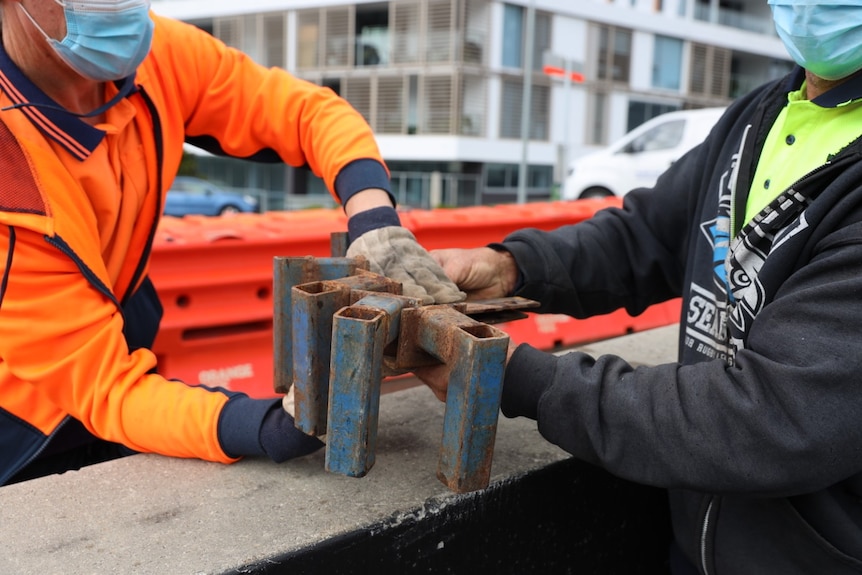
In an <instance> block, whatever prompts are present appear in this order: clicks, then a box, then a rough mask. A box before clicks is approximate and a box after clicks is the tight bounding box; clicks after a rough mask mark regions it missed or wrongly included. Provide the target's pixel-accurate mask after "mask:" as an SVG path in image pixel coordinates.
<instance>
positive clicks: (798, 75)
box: [787, 66, 862, 108]
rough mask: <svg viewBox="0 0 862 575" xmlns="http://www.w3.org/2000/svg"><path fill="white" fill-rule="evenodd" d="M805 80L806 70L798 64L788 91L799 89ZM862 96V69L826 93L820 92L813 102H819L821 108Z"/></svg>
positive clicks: (831, 106) (790, 79)
mask: <svg viewBox="0 0 862 575" xmlns="http://www.w3.org/2000/svg"><path fill="white" fill-rule="evenodd" d="M804 80H805V70H804V69H802V68H800V67H799V66H797V67H796V68H795V69H794V70H793V73H792V74H791V75H790V78H789V86H788V90H787V91H788V92H792V91H794V90H798V89H799V87H800V86H802V82H803V81H804ZM859 98H862V70H860V71H859V72H856V73H855V74H854V75H853V76H851V77H850V79H848V80H847V81H846V82H844V83H843V84H840V85H838V86H835V87H834V88H832V89H831V90H829V91H828V92H826V93H823V94H820V95H819V96H817V97H816V98H814V99H813V100H811V102H812V103H814V104H817V105H818V106H820V107H821V108H834V107H836V106H838V105H839V104H843V103H844V102H849V101H850V100H858V99H859Z"/></svg>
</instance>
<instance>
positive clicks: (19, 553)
mask: <svg viewBox="0 0 862 575" xmlns="http://www.w3.org/2000/svg"><path fill="white" fill-rule="evenodd" d="M677 333H678V332H677V330H676V328H675V327H670V328H661V329H659V330H651V331H649V332H643V333H640V334H635V335H631V336H626V337H624V338H619V339H617V340H608V341H606V342H598V343H595V344H590V345H589V346H584V348H582V349H584V350H585V351H589V352H590V353H594V354H602V353H616V354H619V355H622V356H623V357H626V358H629V359H630V360H631V361H632V362H633V363H635V364H653V363H660V362H666V361H673V360H674V354H675V348H676V337H677ZM442 416H443V404H441V403H439V402H438V401H437V400H436V399H434V397H433V395H432V394H431V393H430V391H428V390H427V389H425V388H424V387H415V388H411V389H406V390H402V391H397V392H393V393H388V394H384V395H383V397H382V398H381V407H380V422H379V436H378V448H377V461H376V464H375V467H374V468H373V469H372V470H371V472H370V473H369V474H368V475H367V476H366V477H364V478H361V479H353V478H346V477H342V476H338V475H333V474H330V473H327V472H326V471H325V470H324V453H323V451H320V452H318V453H315V454H312V455H309V456H307V457H304V458H300V459H296V460H293V461H290V462H287V463H285V464H282V465H275V464H273V463H271V462H269V461H264V460H252V459H248V460H244V461H241V462H239V463H237V464H234V465H229V466H225V465H220V464H213V463H207V462H201V461H194V460H178V459H171V458H165V457H160V456H156V455H136V456H133V457H129V458H125V459H122V460H117V461H112V462H108V463H103V464H100V465H94V466H91V467H88V468H84V469H82V470H80V471H77V472H69V473H65V474H62V475H56V476H50V477H45V478H41V479H37V480H33V481H28V482H24V483H19V484H15V485H10V486H6V487H2V488H0V540H2V541H3V543H4V550H3V553H2V554H0V572H2V573H40V574H49V573H159V574H163V573H189V574H201V573H227V572H242V573H278V572H290V573H364V572H365V569H366V568H368V567H374V568H376V569H377V572H399V573H407V572H415V573H445V572H450V573H456V572H465V573H467V572H469V573H477V572H481V571H482V569H481V567H480V565H481V564H485V565H487V564H488V563H487V562H488V561H491V557H496V559H495V560H496V561H499V560H500V559H503V560H506V559H505V558H506V557H507V555H506V550H507V549H508V553H509V554H510V555H511V554H512V553H513V550H518V551H517V553H515V554H514V555H511V556H512V557H515V558H517V557H524V556H526V555H525V553H526V552H527V551H525V550H526V549H528V548H529V543H530V541H528V540H522V543H524V544H525V545H524V546H523V547H522V548H520V549H519V548H518V546H517V545H518V542H517V541H511V540H507V539H505V535H504V534H505V533H506V532H507V531H511V532H513V533H525V534H526V533H530V532H533V533H536V534H537V535H538V536H540V538H543V539H544V540H545V541H546V542H547V545H550V546H551V547H550V549H558V550H560V549H575V550H576V554H575V555H574V556H573V555H572V553H571V552H568V551H567V552H565V553H563V552H562V551H560V554H558V555H556V559H554V557H553V556H549V560H556V561H558V563H559V562H565V563H567V564H568V566H567V567H565V566H564V565H562V564H558V565H557V567H558V569H557V572H561V573H566V572H571V571H572V570H575V569H573V568H572V567H573V565H572V563H573V562H574V563H578V562H584V561H587V558H589V561H592V562H593V568H588V569H586V570H584V571H583V572H589V573H593V572H602V573H607V572H612V571H615V570H616V569H611V570H608V569H606V568H601V566H602V565H604V566H605V567H607V566H609V565H619V561H623V560H627V561H634V562H635V563H631V564H632V565H636V564H638V562H639V563H640V564H642V565H644V566H645V569H647V570H643V571H638V570H634V571H632V570H627V571H626V572H644V573H649V572H655V571H654V570H652V571H650V570H648V569H653V568H654V565H651V564H650V563H649V562H644V556H643V555H642V556H639V557H632V556H629V558H628V559H625V558H624V556H625V554H626V552H627V550H628V549H633V547H628V545H636V544H637V543H638V535H637V534H638V533H640V534H641V541H640V542H641V543H644V542H646V543H651V542H653V539H652V538H651V537H649V535H656V536H657V537H659V539H661V537H663V533H662V531H661V530H662V529H665V528H666V524H665V522H664V519H663V518H662V517H658V516H655V515H653V514H654V513H660V509H661V506H660V496H659V495H658V494H657V493H654V492H652V491H649V490H644V488H640V487H637V486H631V485H629V484H626V483H624V482H620V481H619V480H616V479H614V478H611V477H610V476H608V475H606V474H604V472H600V471H599V470H596V469H594V468H590V467H587V466H584V465H583V464H580V463H578V462H575V461H572V460H570V459H569V458H568V457H567V454H565V453H564V452H563V451H562V450H560V449H558V448H556V447H554V446H552V445H550V444H548V443H547V442H545V441H544V440H543V439H542V438H541V437H540V436H539V434H538V432H537V431H536V426H535V423H534V422H532V421H528V420H524V419H515V420H511V419H506V418H502V417H501V419H500V422H499V427H498V433H497V441H496V448H495V456H494V465H493V468H492V486H491V487H490V488H489V489H488V490H485V491H483V492H481V493H480V494H471V495H467V496H463V495H462V496H457V495H454V494H451V493H449V492H448V491H447V490H446V489H445V487H444V486H443V485H442V484H440V483H439V482H438V481H437V479H436V477H435V472H436V463H437V449H438V447H439V441H440V440H439V436H440V433H441V430H442ZM537 495H539V496H542V497H544V499H536V496H537ZM554 501H557V502H558V503H559V504H558V505H555V504H554V503H553V502H554ZM513 502H514V503H513ZM585 502H587V503H589V504H588V505H585ZM639 502H640V503H643V505H640V504H639ZM547 505H550V507H551V508H550V509H547V511H548V513H549V514H550V515H553V516H554V517H556V519H554V520H553V522H550V523H548V521H547V519H548V517H549V515H543V514H539V515H536V514H535V510H536V508H537V506H538V507H540V508H541V506H547ZM555 507H556V508H558V509H554V508H555ZM507 509H514V510H516V511H517V510H519V509H520V510H521V511H518V513H520V515H516V516H514V517H513V516H512V514H511V513H509V514H508V515H507V514H506V513H507ZM529 509H533V511H534V513H533V514H532V515H531V516H525V515H523V513H526V511H527V510H529ZM637 509H640V511H635V510H637ZM560 510H562V511H563V513H561V512H560ZM645 510H647V511H645ZM566 515H568V517H561V516H566ZM633 515H636V516H638V517H640V518H641V519H642V520H641V521H638V520H634V519H633ZM518 517H524V518H525V519H523V520H522V525H521V526H520V528H519V529H516V528H515V526H514V525H512V528H511V529H509V528H508V527H509V526H507V525H506V522H507V521H509V522H517V521H518ZM483 521H484V523H483ZM561 521H562V523H559V522H561ZM543 522H545V523H546V524H547V525H545V527H544V528H542V523H543ZM474 524H478V525H484V526H485V527H484V528H483V529H480V531H482V532H484V533H488V534H491V533H496V534H497V535H496V536H491V535H488V536H487V537H484V538H483V537H480V538H478V539H475V538H474V539H470V538H469V536H470V533H471V531H475V530H474V529H473V528H472V527H471V525H474ZM558 524H559V525H560V527H559V529H556V528H553V529H551V531H552V532H553V531H558V530H562V532H561V533H559V537H558V538H557V539H556V540H553V541H549V539H551V538H552V533H549V530H548V525H550V526H552V527H553V526H554V525H558ZM650 524H655V525H657V526H658V528H657V529H656V530H654V532H653V533H652V534H650V533H649V532H648V531H647V530H648V529H649V527H648V526H649V525H650ZM417 525H421V527H420V528H418V529H417ZM626 525H628V527H626ZM620 529H623V531H620ZM638 530H639V531H638ZM473 535H475V533H473ZM560 538H562V539H560ZM489 540H492V541H489ZM411 541H412V546H411V544H408V542H411ZM483 541H484V543H483ZM470 542H473V543H470ZM621 542H627V543H626V544H625V545H622V544H621ZM474 544H475V545H478V544H493V545H496V546H497V547H496V550H495V548H494V547H490V548H485V549H486V550H485V551H482V550H478V551H477V549H478V548H477V547H474V546H473V545H474ZM447 545H448V547H449V551H446V547H447ZM471 548H472V549H473V550H474V552H473V553H471V552H470V549H471ZM614 548H615V549H616V551H614V552H611V553H609V550H611V549H614ZM351 549H352V550H353V552H351V551H350V550H351ZM374 549H376V550H377V553H370V554H369V552H370V551H371V550H374ZM489 550H490V551H489ZM662 552H663V550H662ZM483 553H484V557H485V559H484V561H485V563H476V561H480V560H481V557H482V556H483ZM544 555H549V554H548V553H545V554H544ZM610 555H613V557H611V558H609V556H610ZM337 557H341V558H342V560H343V561H342V562H340V563H339V562H337V561H335V562H330V563H323V562H324V561H327V560H328V558H337ZM536 561H538V559H536ZM589 561H587V562H589ZM603 561H604V563H603ZM508 565H509V569H506V568H504V567H505V564H500V565H497V567H496V568H494V569H492V570H491V571H489V572H499V573H504V572H512V573H526V572H529V571H526V570H521V569H517V568H516V566H515V565H514V564H512V563H508ZM432 566H433V567H434V568H432ZM458 566H460V568H463V571H459V570H458V569H459V567H458ZM535 566H538V563H536V564H535ZM584 566H585V567H586V564H584ZM468 567H469V568H468ZM577 570H580V569H577ZM534 572H544V573H551V572H554V569H552V568H551V567H550V566H545V567H543V568H542V569H541V570H536V571H534Z"/></svg>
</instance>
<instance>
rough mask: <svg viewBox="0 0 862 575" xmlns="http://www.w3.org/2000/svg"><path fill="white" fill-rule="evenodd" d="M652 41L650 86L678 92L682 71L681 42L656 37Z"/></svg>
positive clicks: (676, 39) (665, 37)
mask: <svg viewBox="0 0 862 575" xmlns="http://www.w3.org/2000/svg"><path fill="white" fill-rule="evenodd" d="M654 40H655V41H654V43H653V61H652V85H653V87H655V88H666V89H668V90H677V91H678V90H679V87H680V73H681V71H682V45H683V44H682V40H680V39H678V38H668V37H667V36H658V35H656V36H655V38H654Z"/></svg>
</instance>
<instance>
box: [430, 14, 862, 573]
mask: <svg viewBox="0 0 862 575" xmlns="http://www.w3.org/2000/svg"><path fill="white" fill-rule="evenodd" d="M769 3H770V6H771V8H772V11H773V16H774V20H775V23H776V27H777V30H778V32H779V35H780V37H781V38H782V40H783V41H784V43H785V45H786V46H787V48H788V50H789V52H790V53H791V55H792V56H793V58H794V60H795V61H796V62H797V63H798V64H799V66H800V67H799V68H798V69H797V70H796V71H794V72H793V73H791V74H790V75H788V76H787V77H786V78H783V79H781V80H778V81H775V82H771V83H769V84H767V85H765V86H762V87H761V88H759V89H757V90H755V91H754V92H752V93H751V94H749V95H747V96H745V97H742V98H740V99H738V100H737V101H735V102H734V103H733V104H732V105H731V106H730V107H729V108H728V110H727V112H726V113H725V115H724V116H723V117H722V118H721V119H720V120H719V122H718V123H717V124H716V126H715V127H714V128H713V130H712V132H711V134H710V135H709V136H708V137H707V139H706V140H705V141H704V142H703V143H702V144H701V145H700V146H698V147H696V148H695V149H693V150H692V151H691V152H689V153H688V154H686V155H685V156H684V157H683V158H681V159H680V160H679V161H677V162H675V163H674V165H673V166H672V167H671V168H670V169H669V170H668V171H667V172H666V173H664V174H663V175H662V176H661V177H660V178H659V180H658V181H657V183H656V185H655V187H654V188H652V189H638V190H634V191H632V192H630V193H629V194H627V195H626V197H625V202H624V206H623V207H622V208H621V209H608V210H604V211H602V212H600V213H598V214H597V215H596V216H595V217H594V218H592V219H590V220H588V221H585V222H583V223H580V224H577V225H573V226H567V227H563V228H560V229H558V230H555V231H552V232H541V231H538V230H521V231H518V232H516V233H514V234H511V235H510V236H508V237H507V238H505V240H504V241H503V242H502V243H500V244H494V245H492V246H489V247H486V248H479V249H475V250H441V251H438V252H435V253H434V254H433V255H434V256H435V257H436V258H437V260H438V261H439V262H440V263H441V265H442V266H443V267H444V270H446V272H447V274H448V275H449V276H450V277H451V278H452V279H453V280H454V281H455V283H456V284H457V285H458V286H459V287H460V288H461V289H462V290H464V291H465V292H467V293H468V297H471V298H477V297H483V298H487V297H498V296H503V295H510V294H517V295H522V296H525V297H528V298H533V299H537V300H539V301H540V302H541V303H542V307H541V311H542V312H548V313H567V314H569V315H572V316H574V317H579V318H583V317H588V316H592V315H597V314H603V313H607V312H611V311H613V310H616V309H619V308H624V309H626V310H627V311H628V312H629V313H631V314H638V313H640V312H642V311H644V310H645V309H646V308H647V307H648V306H650V305H652V304H656V303H659V302H663V301H667V300H669V299H671V298H676V297H682V298H683V311H682V317H681V329H680V339H679V363H675V364H667V365H658V366H654V367H639V368H637V369H635V368H633V367H632V366H630V365H629V364H627V363H626V362H625V361H624V360H623V359H622V358H620V357H616V356H603V357H599V358H593V357H590V356H588V355H586V354H583V353H570V354H566V355H563V356H559V357H558V356H555V355H552V354H549V353H543V352H541V351H538V350H536V349H534V348H532V347H530V346H529V345H521V346H519V347H517V349H512V350H510V354H509V359H508V364H507V367H506V374H505V381H504V386H503V397H502V411H503V414H504V415H506V416H508V417H517V416H524V417H529V418H533V419H535V420H536V421H537V423H538V428H539V431H540V432H541V433H542V435H543V436H544V437H545V438H547V439H548V440H549V441H551V442H553V443H555V444H557V445H559V446H561V447H562V448H564V449H565V450H567V451H568V452H569V453H571V454H573V455H574V456H576V457H578V458H580V459H583V460H585V461H589V462H591V463H594V464H596V465H599V466H601V467H603V468H605V469H607V470H608V471H610V472H611V473H614V474H616V475H618V476H620V477H623V478H626V479H629V480H632V481H636V482H639V483H643V484H648V485H653V486H659V487H664V488H667V489H668V490H669V497H670V504H671V516H672V520H673V531H674V539H675V542H674V553H675V554H676V557H677V560H676V561H675V562H674V572H675V573H703V574H716V573H717V574H727V573H730V574H740V573H742V574H760V573H769V574H771V573H780V574H792V573H800V574H801V573H809V574H810V573H818V574H819V573H829V574H830V575H839V574H845V573H862V376H860V374H862V351H860V350H862V305H860V298H862V141H860V135H862V74H860V73H859V71H860V70H862V48H860V46H862V5H860V4H859V3H855V4H851V3H843V4H842V3H832V2H828V1H824V2H817V3H812V2H806V1H802V0H770V2H769ZM419 375H420V377H422V378H423V380H425V382H426V383H427V384H428V385H429V386H430V387H431V388H432V389H433V390H434V391H435V393H436V394H437V395H438V397H445V393H446V373H445V368H435V369H428V370H424V371H421V372H420V373H419Z"/></svg>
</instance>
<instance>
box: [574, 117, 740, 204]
mask: <svg viewBox="0 0 862 575" xmlns="http://www.w3.org/2000/svg"><path fill="white" fill-rule="evenodd" d="M724 110H725V109H724V108H701V109H698V110H679V111H676V112H668V113H666V114H661V115H659V116H656V117H655V118H652V119H650V120H647V121H646V122H644V123H643V124H641V125H640V126H638V127H637V128H635V129H634V130H632V131H630V132H629V133H627V134H626V135H625V136H623V137H622V138H620V139H619V140H617V141H616V142H614V143H613V144H611V145H610V146H608V147H607V148H604V149H602V150H599V151H597V152H593V153H590V154H587V155H585V156H581V157H580V158H578V159H576V160H574V161H573V162H572V163H570V164H569V175H568V177H567V178H566V183H565V185H564V186H563V199H564V200H578V199H583V198H597V197H606V196H623V195H625V194H627V193H628V192H629V191H630V190H633V189H634V188H639V187H651V186H652V185H653V184H655V181H656V180H657V179H658V177H659V175H661V174H662V172H664V171H665V170H666V169H667V168H668V166H670V165H671V164H672V163H674V162H675V161H676V160H678V159H679V158H680V156H682V155H683V154H684V153H685V152H687V151H688V150H690V149H691V148H693V147H694V146H696V145H697V144H699V143H700V142H702V141H703V140H704V139H705V138H706V136H707V134H709V130H710V129H711V128H712V126H713V125H714V124H715V123H716V121H718V118H719V117H720V116H721V114H722V113H723V112H724Z"/></svg>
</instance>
